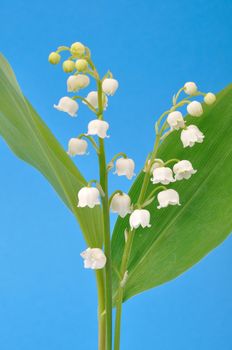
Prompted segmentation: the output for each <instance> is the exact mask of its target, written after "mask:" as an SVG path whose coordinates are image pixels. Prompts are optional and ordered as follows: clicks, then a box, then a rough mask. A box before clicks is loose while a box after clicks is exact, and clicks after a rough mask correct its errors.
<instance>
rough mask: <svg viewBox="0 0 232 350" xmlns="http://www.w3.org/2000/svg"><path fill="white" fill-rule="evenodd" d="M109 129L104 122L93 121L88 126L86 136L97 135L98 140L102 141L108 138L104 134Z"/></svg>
mask: <svg viewBox="0 0 232 350" xmlns="http://www.w3.org/2000/svg"><path fill="white" fill-rule="evenodd" d="M108 129H109V124H108V123H107V122H106V121H105V120H99V119H94V120H91V121H90V122H89V124H88V133H87V135H97V136H99V137H100V138H102V139H104V138H105V137H109V136H108V135H107V134H106V133H107V130H108Z"/></svg>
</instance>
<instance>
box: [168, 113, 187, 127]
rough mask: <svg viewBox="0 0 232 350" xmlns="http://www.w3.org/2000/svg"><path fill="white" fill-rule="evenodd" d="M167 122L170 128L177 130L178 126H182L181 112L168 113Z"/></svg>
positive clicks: (183, 123) (183, 124)
mask: <svg viewBox="0 0 232 350" xmlns="http://www.w3.org/2000/svg"><path fill="white" fill-rule="evenodd" d="M167 122H168V124H169V126H170V127H171V129H174V130H179V129H180V128H184V126H185V121H184V118H183V116H182V113H181V112H179V111H175V112H171V113H169V115H168V117H167Z"/></svg>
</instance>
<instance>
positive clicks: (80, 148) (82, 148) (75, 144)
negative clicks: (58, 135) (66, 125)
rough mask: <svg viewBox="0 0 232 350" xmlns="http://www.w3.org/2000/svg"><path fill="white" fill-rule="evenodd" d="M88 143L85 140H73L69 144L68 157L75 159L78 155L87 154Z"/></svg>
mask: <svg viewBox="0 0 232 350" xmlns="http://www.w3.org/2000/svg"><path fill="white" fill-rule="evenodd" d="M87 147H88V143H87V142H86V141H85V140H82V139H78V138H71V139H70V140H69V143H68V152H67V153H68V155H70V156H72V157H74V156H76V155H79V156H81V155H83V154H86V150H87Z"/></svg>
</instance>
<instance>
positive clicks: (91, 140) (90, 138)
mask: <svg viewBox="0 0 232 350" xmlns="http://www.w3.org/2000/svg"><path fill="white" fill-rule="evenodd" d="M77 138H78V139H83V138H86V139H88V140H89V141H90V142H91V143H92V145H93V147H94V148H95V150H96V152H97V154H99V148H98V145H97V144H96V142H95V141H94V139H93V138H92V136H89V135H86V134H80V135H79V136H78V137H77Z"/></svg>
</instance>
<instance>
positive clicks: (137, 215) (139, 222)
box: [130, 209, 151, 229]
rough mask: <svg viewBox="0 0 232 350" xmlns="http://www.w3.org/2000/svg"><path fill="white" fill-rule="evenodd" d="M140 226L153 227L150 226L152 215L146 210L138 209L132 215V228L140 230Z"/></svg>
mask: <svg viewBox="0 0 232 350" xmlns="http://www.w3.org/2000/svg"><path fill="white" fill-rule="evenodd" d="M139 226H142V228H144V227H151V225H150V213H149V211H148V210H146V209H136V210H134V211H133V213H132V214H131V215H130V227H131V229H133V228H135V229H136V228H138V227H139Z"/></svg>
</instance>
